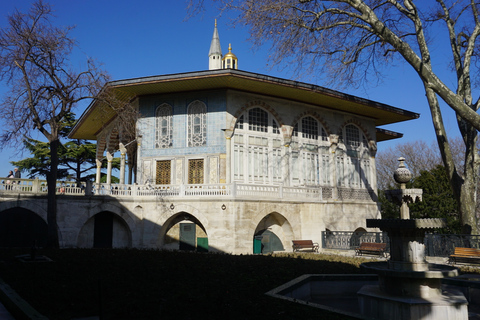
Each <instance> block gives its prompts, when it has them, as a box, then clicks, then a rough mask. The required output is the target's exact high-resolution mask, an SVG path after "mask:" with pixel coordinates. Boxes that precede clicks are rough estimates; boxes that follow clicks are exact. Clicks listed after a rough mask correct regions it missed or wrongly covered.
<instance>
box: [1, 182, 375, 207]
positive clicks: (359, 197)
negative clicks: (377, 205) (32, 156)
mask: <svg viewBox="0 0 480 320" xmlns="http://www.w3.org/2000/svg"><path fill="white" fill-rule="evenodd" d="M56 189H57V194H60V195H72V196H100V195H102V196H112V197H165V198H196V199H198V198H199V197H200V198H219V197H221V198H222V199H268V200H272V199H273V200H275V199H277V200H286V201H302V202H323V201H328V200H338V201H348V200H354V201H372V200H373V201H375V200H376V195H375V193H374V191H373V190H367V189H352V188H340V187H332V186H314V187H309V186H304V187H290V186H283V185H281V184H278V185H254V184H244V183H235V182H234V183H232V184H180V185H156V184H150V183H147V184H143V185H140V184H107V183H99V184H96V183H92V182H90V181H87V182H81V183H79V184H77V183H76V182H75V181H57V185H56ZM0 193H2V194H4V195H8V194H25V195H35V196H41V195H46V194H47V181H46V180H40V179H3V181H1V184H0Z"/></svg>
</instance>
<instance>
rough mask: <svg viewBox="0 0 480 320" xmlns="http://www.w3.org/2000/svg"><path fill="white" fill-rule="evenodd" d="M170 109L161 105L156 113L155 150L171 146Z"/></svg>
mask: <svg viewBox="0 0 480 320" xmlns="http://www.w3.org/2000/svg"><path fill="white" fill-rule="evenodd" d="M172 118H173V117H172V107H171V106H170V105H168V104H162V105H161V106H159V107H158V108H157V111H156V122H157V123H156V130H155V148H161V149H163V148H170V147H171V146H172V135H173V125H172Z"/></svg>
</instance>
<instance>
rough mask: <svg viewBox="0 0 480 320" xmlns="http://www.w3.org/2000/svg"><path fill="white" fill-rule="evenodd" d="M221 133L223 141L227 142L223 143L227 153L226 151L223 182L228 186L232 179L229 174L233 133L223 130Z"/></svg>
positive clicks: (230, 171) (230, 172)
mask: <svg viewBox="0 0 480 320" xmlns="http://www.w3.org/2000/svg"><path fill="white" fill-rule="evenodd" d="M223 133H224V134H225V139H226V140H227V141H225V143H226V147H227V151H226V153H227V154H226V156H227V157H226V159H225V162H226V163H227V165H226V168H225V169H226V170H225V172H226V177H225V180H226V183H227V184H230V183H232V177H231V174H232V170H231V169H232V154H231V152H232V136H233V131H232V130H224V131H223Z"/></svg>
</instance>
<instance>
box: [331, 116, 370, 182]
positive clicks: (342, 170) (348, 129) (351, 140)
mask: <svg viewBox="0 0 480 320" xmlns="http://www.w3.org/2000/svg"><path fill="white" fill-rule="evenodd" d="M341 142H343V146H341V147H340V148H339V150H337V152H336V166H337V185H338V186H344V187H350V188H365V187H369V186H370V179H371V176H372V173H371V172H370V171H371V167H370V154H369V152H368V143H367V138H366V137H365V134H364V133H363V131H362V130H360V128H359V127H357V126H356V125H354V124H348V125H346V126H345V127H344V128H343V131H342V136H341Z"/></svg>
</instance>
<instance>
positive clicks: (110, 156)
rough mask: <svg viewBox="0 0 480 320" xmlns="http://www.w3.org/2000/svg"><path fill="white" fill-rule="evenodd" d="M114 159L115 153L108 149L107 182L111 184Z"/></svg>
mask: <svg viewBox="0 0 480 320" xmlns="http://www.w3.org/2000/svg"><path fill="white" fill-rule="evenodd" d="M112 160H113V154H111V153H110V151H107V161H108V162H107V183H108V184H111V183H112Z"/></svg>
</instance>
